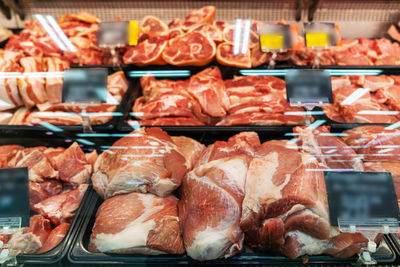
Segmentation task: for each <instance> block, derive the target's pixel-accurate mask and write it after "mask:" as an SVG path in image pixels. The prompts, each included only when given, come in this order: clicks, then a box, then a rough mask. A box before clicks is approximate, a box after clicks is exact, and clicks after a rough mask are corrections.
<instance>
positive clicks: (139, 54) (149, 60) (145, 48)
mask: <svg viewBox="0 0 400 267" xmlns="http://www.w3.org/2000/svg"><path fill="white" fill-rule="evenodd" d="M167 43H168V38H167V37H166V36H154V37H150V38H149V39H147V40H144V41H143V42H140V43H139V44H137V45H136V46H132V47H129V48H128V50H127V51H126V52H125V54H124V56H123V61H124V63H125V64H136V65H163V64H165V61H164V60H163V59H162V57H161V55H162V53H163V51H164V49H165V48H166V47H167Z"/></svg>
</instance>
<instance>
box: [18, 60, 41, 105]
mask: <svg viewBox="0 0 400 267" xmlns="http://www.w3.org/2000/svg"><path fill="white" fill-rule="evenodd" d="M20 64H21V66H22V68H23V71H24V72H25V73H26V74H27V75H28V77H27V78H23V79H19V80H18V88H19V92H20V94H21V97H22V101H23V102H24V104H25V106H26V107H28V108H31V107H33V106H35V105H36V104H42V103H44V102H46V100H47V94H46V90H45V81H44V79H43V78H40V77H34V76H33V74H32V73H33V72H40V71H43V66H42V64H43V63H42V61H41V59H38V58H35V57H23V58H21V60H20ZM30 76H31V77H30Z"/></svg>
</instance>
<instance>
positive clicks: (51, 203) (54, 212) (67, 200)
mask: <svg viewBox="0 0 400 267" xmlns="http://www.w3.org/2000/svg"><path fill="white" fill-rule="evenodd" d="M87 188H88V185H87V184H81V185H79V187H78V188H76V189H74V190H72V191H69V192H65V193H62V194H59V195H55V196H52V197H49V198H47V199H45V200H43V201H41V202H39V203H37V204H35V205H34V206H33V210H34V211H35V212H37V213H39V214H41V215H43V216H44V217H46V218H48V219H49V220H50V221H51V223H52V224H54V225H56V226H57V225H60V224H62V223H65V222H66V223H71V221H72V218H73V217H74V216H75V212H76V210H77V209H78V207H79V205H80V203H81V201H82V198H83V196H84V194H85V193H86V190H87Z"/></svg>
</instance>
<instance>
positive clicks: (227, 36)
mask: <svg viewBox="0 0 400 267" xmlns="http://www.w3.org/2000/svg"><path fill="white" fill-rule="evenodd" d="M235 30H236V27H235V25H229V26H226V27H225V28H224V30H223V32H222V35H223V39H224V42H227V43H230V44H233V43H234V42H235ZM241 37H242V40H243V39H245V37H244V36H241ZM238 43H239V42H238ZM258 44H259V38H258V34H257V33H256V32H254V31H252V30H250V32H249V48H250V49H251V48H254V47H255V46H257V45H258Z"/></svg>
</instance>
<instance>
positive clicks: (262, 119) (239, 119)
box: [217, 112, 305, 126]
mask: <svg viewBox="0 0 400 267" xmlns="http://www.w3.org/2000/svg"><path fill="white" fill-rule="evenodd" d="M304 123H305V117H304V115H284V114H281V113H265V112H261V113H256V112H253V113H237V114H233V115H228V116H226V117H225V118H224V119H222V120H221V121H220V122H218V123H217V126H232V125H303V124H304Z"/></svg>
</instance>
